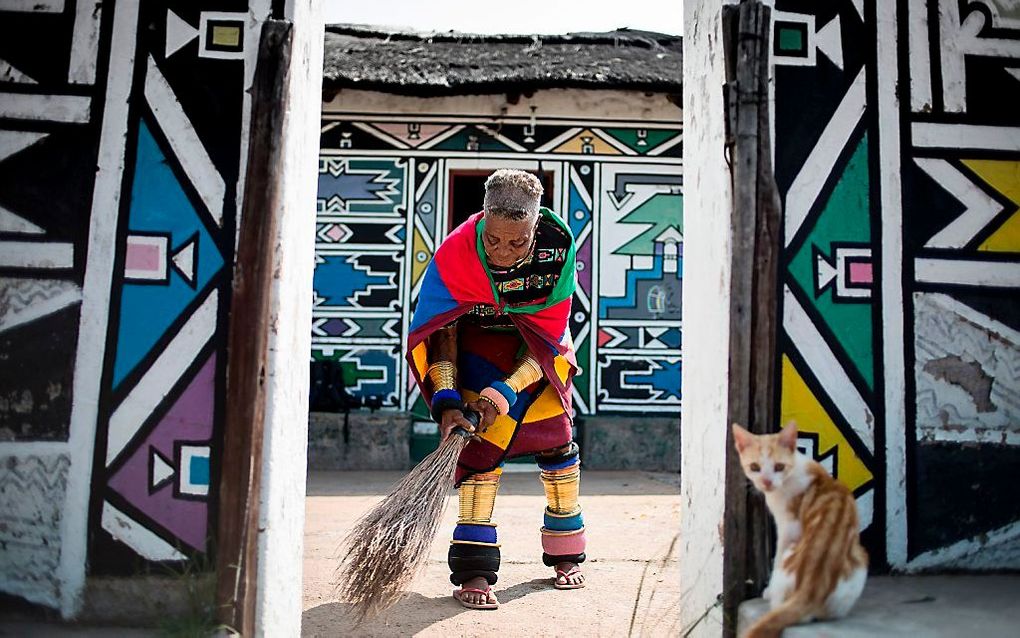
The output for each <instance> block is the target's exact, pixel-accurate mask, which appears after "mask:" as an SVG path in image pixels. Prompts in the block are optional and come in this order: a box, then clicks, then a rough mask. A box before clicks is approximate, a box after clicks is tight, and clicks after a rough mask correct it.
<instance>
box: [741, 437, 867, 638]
mask: <svg viewBox="0 0 1020 638" xmlns="http://www.w3.org/2000/svg"><path fill="white" fill-rule="evenodd" d="M733 441H734V444H735V445H736V448H737V452H738V454H739V456H740V464H741V466H742V467H743V468H744V473H745V474H746V475H747V478H749V479H750V480H751V483H753V484H754V486H755V487H756V488H757V489H758V490H759V491H760V492H762V493H763V494H764V495H765V502H766V503H767V504H768V508H769V511H770V512H771V513H772V517H773V518H774V519H775V521H776V539H777V542H776V559H775V564H774V566H773V568H772V577H771V578H770V579H769V585H768V587H767V588H766V589H765V592H764V593H763V596H764V597H765V599H766V600H768V601H769V606H770V608H771V609H770V611H769V612H768V613H767V614H765V615H764V616H762V617H761V619H759V620H758V622H756V623H755V624H754V625H752V626H751V628H750V629H749V630H748V632H747V634H746V638H769V637H772V636H779V635H780V634H781V633H782V631H783V629H784V628H785V627H788V626H790V625H795V624H797V623H802V622H809V621H812V620H816V619H817V620H823V619H834V618H842V617H843V616H845V615H847V613H849V612H850V609H851V608H852V607H853V606H854V603H856V602H857V599H858V598H860V596H861V592H862V591H863V590H864V581H865V580H867V576H868V554H867V552H866V551H865V550H864V548H863V547H861V542H860V531H859V529H858V518H857V502H856V501H855V500H854V497H853V494H851V493H850V490H849V489H847V487H846V486H845V485H843V484H842V483H840V482H839V481H837V480H836V479H834V478H832V477H831V476H829V473H828V472H826V471H825V468H823V467H822V466H821V465H819V464H818V463H817V462H815V461H814V460H812V459H810V458H808V457H807V456H805V455H804V454H801V453H800V452H798V451H797V426H796V424H794V423H790V424H788V425H787V426H786V427H785V428H783V430H782V431H781V432H779V433H778V434H761V435H756V434H751V433H750V432H748V431H747V430H745V429H744V428H742V427H740V426H739V425H737V424H736V423H734V424H733Z"/></svg>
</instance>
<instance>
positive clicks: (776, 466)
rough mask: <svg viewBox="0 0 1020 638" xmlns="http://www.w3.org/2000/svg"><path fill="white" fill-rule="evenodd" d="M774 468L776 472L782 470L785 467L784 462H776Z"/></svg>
mask: <svg viewBox="0 0 1020 638" xmlns="http://www.w3.org/2000/svg"><path fill="white" fill-rule="evenodd" d="M774 469H775V470H776V471H777V472H782V471H783V470H785V469H786V463H776V464H775V466H774Z"/></svg>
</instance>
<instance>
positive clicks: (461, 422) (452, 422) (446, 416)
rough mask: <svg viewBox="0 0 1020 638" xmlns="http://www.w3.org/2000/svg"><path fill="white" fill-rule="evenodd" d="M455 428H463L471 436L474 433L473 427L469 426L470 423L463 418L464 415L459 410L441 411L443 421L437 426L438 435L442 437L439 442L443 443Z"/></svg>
mask: <svg viewBox="0 0 1020 638" xmlns="http://www.w3.org/2000/svg"><path fill="white" fill-rule="evenodd" d="M456 427H461V428H464V429H465V430H467V431H468V432H469V433H471V434H474V432H475V426H473V425H471V422H470V421H468V420H467V419H465V418H464V413H463V412H461V411H460V410H456V409H453V408H451V409H449V410H445V411H443V421H442V423H440V424H439V434H440V435H441V437H442V438H440V441H445V440H446V439H447V438H449V436H450V433H451V432H453V428H456Z"/></svg>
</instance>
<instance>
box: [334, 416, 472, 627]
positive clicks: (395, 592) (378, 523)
mask: <svg viewBox="0 0 1020 638" xmlns="http://www.w3.org/2000/svg"><path fill="white" fill-rule="evenodd" d="M464 418H465V419H467V420H468V422H469V423H471V424H472V425H474V426H475V427H477V426H478V421H479V415H478V413H477V412H473V411H470V410H468V411H465V412H464ZM453 434H456V435H458V436H452V435H451V436H449V437H447V438H446V440H445V441H443V442H442V443H440V445H439V447H438V448H437V449H436V450H435V451H433V452H432V453H431V454H429V455H428V456H427V457H425V459H424V460H422V462H421V463H419V464H418V465H417V466H416V467H415V468H414V469H413V470H411V471H410V472H409V473H408V475H407V476H405V477H404V479H403V480H402V481H400V483H398V484H397V485H396V487H394V488H393V489H392V490H391V491H390V493H389V495H387V496H386V498H385V499H383V501H382V502H381V503H379V504H378V505H376V506H375V508H373V509H372V510H371V511H370V512H368V513H367V514H365V515H364V516H363V517H362V518H361V519H359V520H358V522H357V523H356V524H355V526H354V529H352V530H351V532H350V533H349V534H348V535H347V536H346V538H345V539H344V541H343V543H342V544H341V552H343V551H344V550H346V552H347V553H346V555H343V554H342V553H341V558H340V563H339V565H337V569H336V573H335V586H334V591H335V593H336V595H337V597H338V598H339V599H340V600H343V601H347V602H349V603H351V613H352V614H353V615H354V617H355V619H356V621H357V623H358V624H361V623H362V622H363V621H365V620H367V619H368V618H371V617H373V616H376V615H378V614H380V613H381V612H383V611H385V610H386V609H387V608H389V607H391V606H392V605H393V604H395V603H396V602H397V601H398V600H399V599H400V596H401V594H402V593H403V592H404V590H405V589H407V587H408V586H410V584H411V582H412V581H414V579H415V577H416V576H417V575H418V573H419V572H420V571H421V568H422V567H423V566H424V565H425V561H426V559H427V558H428V555H429V549H430V548H431V547H432V541H434V540H435V537H436V530H437V529H438V527H439V521H440V519H441V518H442V517H443V510H444V509H446V495H447V493H448V492H449V490H450V486H451V485H452V484H453V478H454V474H455V473H456V471H457V459H458V458H459V457H460V452H461V450H463V449H464V446H466V445H467V443H468V441H469V440H470V438H471V434H470V433H468V432H467V431H465V430H464V429H462V428H454V430H453Z"/></svg>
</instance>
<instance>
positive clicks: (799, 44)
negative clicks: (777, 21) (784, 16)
mask: <svg viewBox="0 0 1020 638" xmlns="http://www.w3.org/2000/svg"><path fill="white" fill-rule="evenodd" d="M779 50H780V51H783V52H784V53H799V52H802V51H803V50H804V34H803V33H802V32H801V31H800V30H799V29H790V28H784V27H780V28H779Z"/></svg>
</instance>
